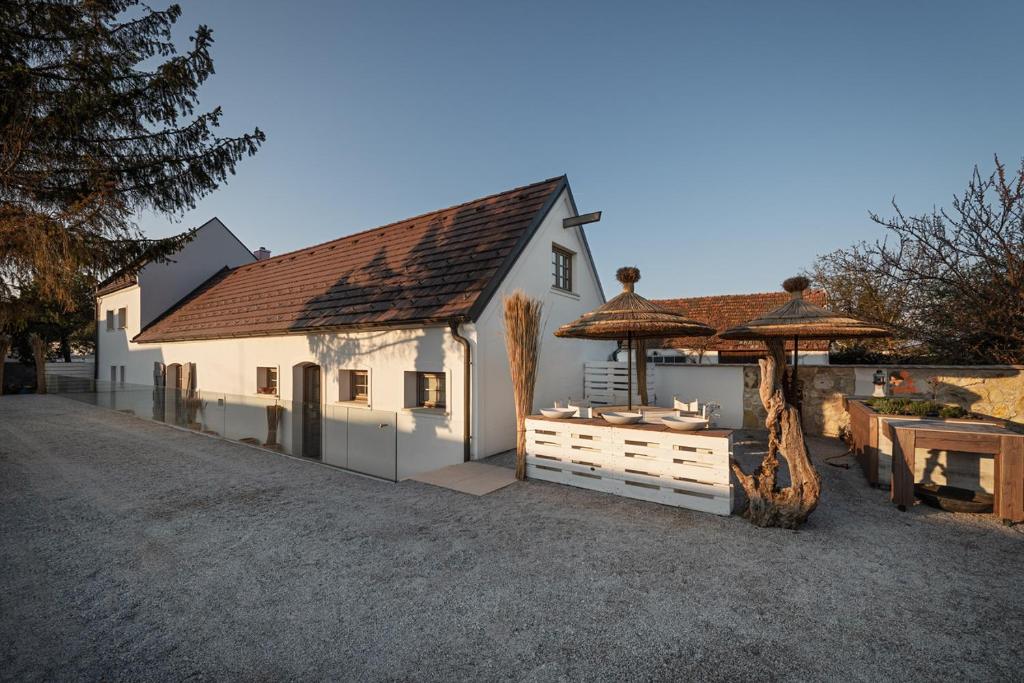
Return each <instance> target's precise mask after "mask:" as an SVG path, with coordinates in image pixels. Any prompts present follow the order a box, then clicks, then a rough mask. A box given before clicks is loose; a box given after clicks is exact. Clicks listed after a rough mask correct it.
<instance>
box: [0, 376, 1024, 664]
mask: <svg viewBox="0 0 1024 683" xmlns="http://www.w3.org/2000/svg"><path fill="white" fill-rule="evenodd" d="M812 448H813V449H814V450H815V451H816V453H817V454H818V455H821V454H823V453H825V452H826V450H827V449H832V451H833V452H834V443H833V442H828V441H824V440H817V441H814V442H813V443H812ZM821 470H822V473H823V476H824V490H825V494H824V498H823V500H822V505H821V507H820V508H819V510H818V511H817V512H816V513H815V514H814V516H813V517H812V519H811V522H810V523H809V524H808V525H807V526H806V527H805V528H804V529H803V530H801V531H800V532H789V531H779V530H763V529H756V528H754V527H752V526H751V525H749V524H748V523H747V522H745V521H744V520H742V519H740V518H737V517H732V518H719V517H715V516H712V515H707V514H701V513H697V512H688V511H685V510H677V509H673V508H668V507H663V506H659V505H655V504H649V503H642V502H637V501H630V500H626V499H621V498H615V497H612V496H607V495H603V494H599V493H595V492H588V491H584V490H580V489H572V488H568V487H562V486H558V485H556V484H547V483H541V482H536V483H534V482H530V483H525V484H514V485H512V486H509V487H507V488H504V489H501V490H499V491H498V492H496V493H493V494H491V495H489V496H486V497H483V498H475V497H471V496H467V495H464V494H459V493H455V492H453V491H448V490H444V489H438V488H433V487H431V486H429V485H426V484H420V483H416V482H404V483H401V484H390V483H385V482H379V481H375V480H372V479H367V478H364V477H360V476H356V475H352V474H349V473H346V472H342V471H339V470H334V469H330V468H326V467H321V466H318V465H316V464H312V463H306V462H299V461H296V460H292V459H288V458H284V457H280V456H276V455H273V454H269V453H266V452H263V451H259V450H255V449H251V448H248V447H245V446H242V445H237V444H232V443H228V442H225V441H221V440H215V439H209V438H205V437H202V436H199V435H193V434H188V433H185V432H182V431H178V430H174V429H170V428H167V427H164V426H161V425H157V424H152V423H149V422H146V421H143V420H140V419H137V418H132V417H129V416H126V415H122V414H119V413H115V412H111V411H107V410H104V409H102V408H96V407H93V406H88V405H84V404H80V403H76V402H72V401H69V400H66V399H63V398H59V397H53V396H5V397H3V398H0V540H2V548H3V552H2V557H0V582H2V583H0V618H2V625H0V638H2V645H3V654H2V655H0V657H2V660H0V661H2V666H0V676H2V677H3V678H4V679H7V680H25V679H35V680H39V679H47V680H53V679H64V680H66V679H72V678H88V679H99V678H103V679H141V678H146V679H168V678H173V679H181V678H200V679H205V678H218V679H223V678H229V679H232V678H246V679H254V678H255V679H268V680H269V679H275V680H277V679H283V678H304V679H308V678H316V679H323V678H331V679H360V680H366V679H424V680H426V679H444V680H450V679H463V680H464V679H517V680H523V679H525V680H559V679H573V680H575V679H606V680H626V679H630V680H631V679H643V680H652V679H653V680H658V679H665V680H667V679H676V680H679V679H692V678H701V679H712V680H737V679H746V678H755V679H766V678H771V679H792V680H824V679H832V680H835V679H844V680H849V679H853V680H865V681H876V680H881V679H900V680H910V679H916V680H926V679H947V680H951V679H964V678H966V679H972V680H1014V679H1015V680H1020V676H1021V671H1022V670H1024V648H1022V647H1021V643H1022V642H1024V533H1022V529H1021V527H1015V528H1012V529H1010V528H1005V527H1002V526H1001V525H999V524H997V523H994V522H993V521H991V520H990V519H988V518H984V517H973V516H965V515H951V514H945V513H937V512H935V511H932V510H929V509H927V508H921V507H920V506H919V507H917V508H915V509H913V510H911V511H910V512H909V513H906V514H900V513H898V512H897V511H896V510H894V509H893V508H892V507H891V506H890V504H889V503H888V501H887V495H886V493H885V492H883V491H879V490H875V489H871V488H868V487H867V486H866V485H865V483H864V480H863V478H862V476H861V475H860V473H859V472H858V471H857V470H854V469H851V470H842V469H836V468H832V467H825V466H822V467H821Z"/></svg>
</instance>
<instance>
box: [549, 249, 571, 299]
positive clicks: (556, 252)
mask: <svg viewBox="0 0 1024 683" xmlns="http://www.w3.org/2000/svg"><path fill="white" fill-rule="evenodd" d="M551 270H552V274H553V275H554V278H555V288H556V289H561V290H564V291H566V292H571V291H572V252H571V251H568V250H566V249H563V248H562V247H559V246H558V245H555V244H552V245H551Z"/></svg>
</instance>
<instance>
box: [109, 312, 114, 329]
mask: <svg viewBox="0 0 1024 683" xmlns="http://www.w3.org/2000/svg"><path fill="white" fill-rule="evenodd" d="M107 329H108V330H113V329H114V312H113V311H107Z"/></svg>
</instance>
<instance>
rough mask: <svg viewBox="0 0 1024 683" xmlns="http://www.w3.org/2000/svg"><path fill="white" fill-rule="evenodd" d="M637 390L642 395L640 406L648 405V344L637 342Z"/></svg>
mask: <svg viewBox="0 0 1024 683" xmlns="http://www.w3.org/2000/svg"><path fill="white" fill-rule="evenodd" d="M636 389H637V393H638V394H640V405H642V406H645V405H647V401H648V398H647V342H646V341H644V340H643V339H637V340H636Z"/></svg>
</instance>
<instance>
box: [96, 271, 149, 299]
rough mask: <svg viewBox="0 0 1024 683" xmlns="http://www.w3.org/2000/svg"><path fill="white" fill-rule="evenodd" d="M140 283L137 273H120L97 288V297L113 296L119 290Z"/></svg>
mask: <svg viewBox="0 0 1024 683" xmlns="http://www.w3.org/2000/svg"><path fill="white" fill-rule="evenodd" d="M138 283H139V278H138V275H137V273H136V272H127V271H118V272H117V273H115V274H114V275H111V276H110V277H108V278H107V279H106V280H104V281H103V282H101V283H99V284H98V285H97V286H96V296H105V295H107V294H113V293H114V292H116V291H118V290H119V289H124V288H125V287H130V286H132V285H136V284H138Z"/></svg>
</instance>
